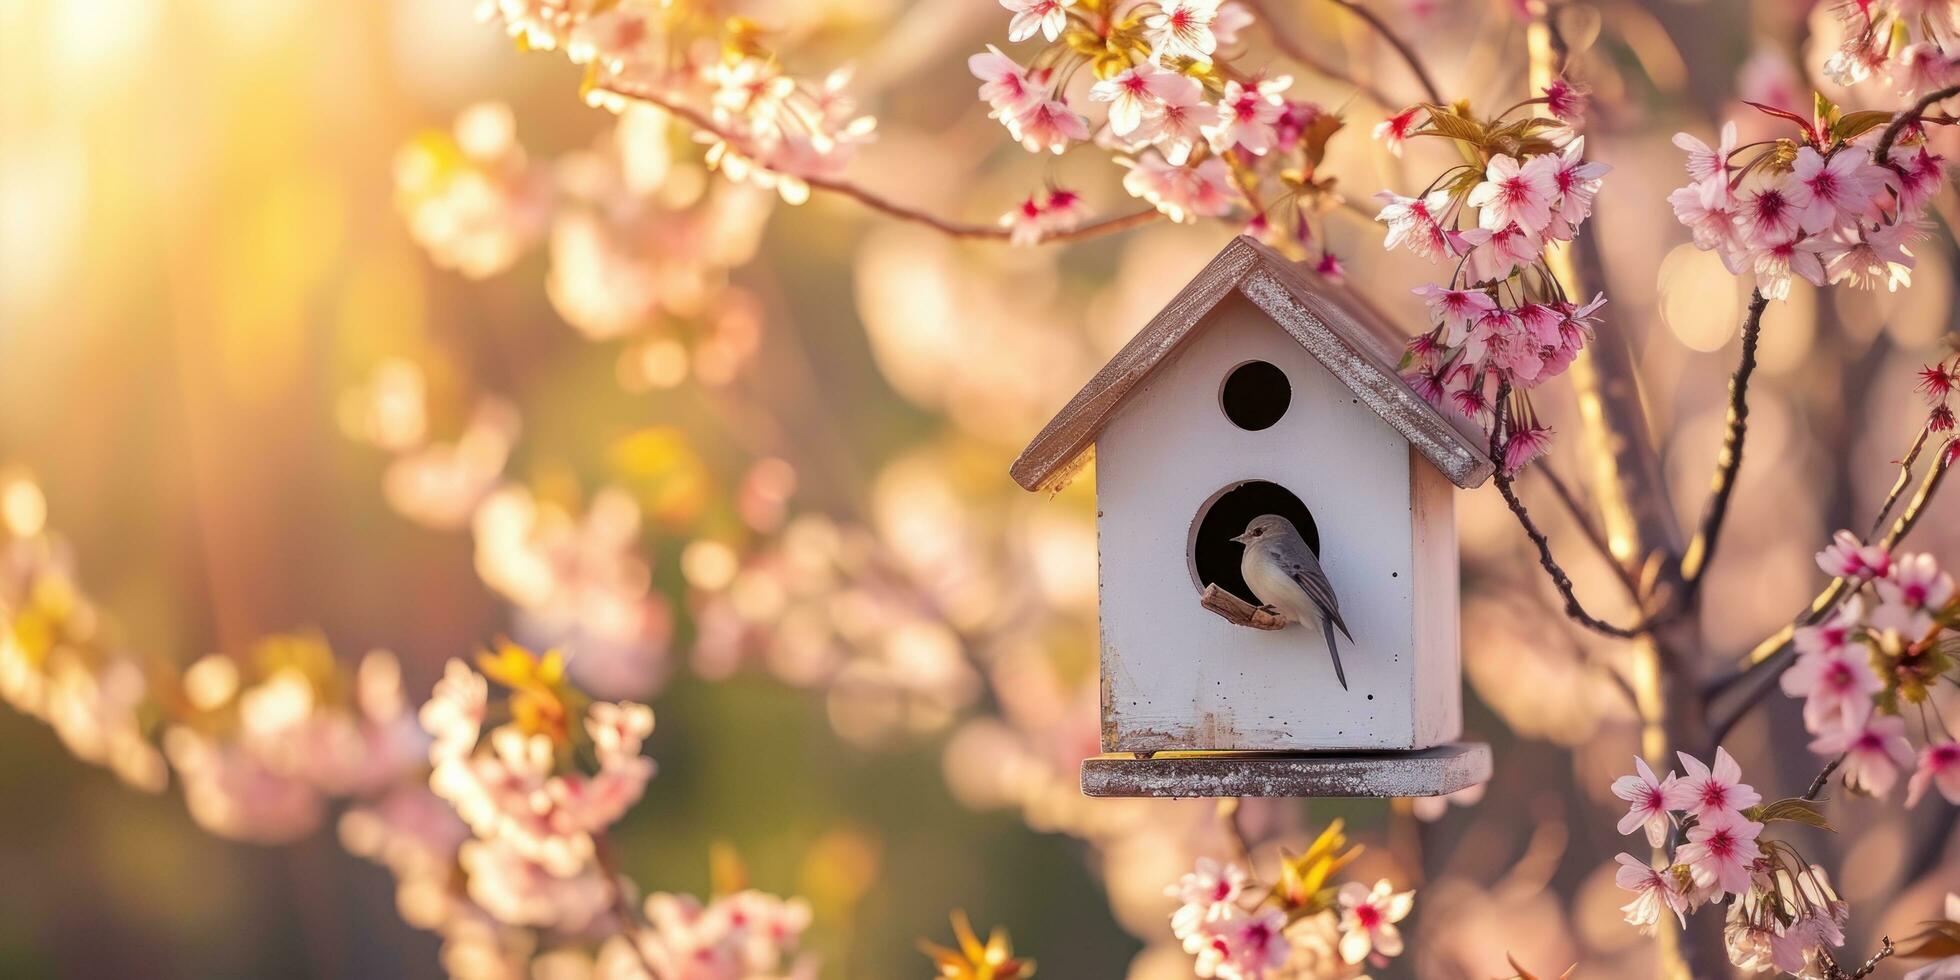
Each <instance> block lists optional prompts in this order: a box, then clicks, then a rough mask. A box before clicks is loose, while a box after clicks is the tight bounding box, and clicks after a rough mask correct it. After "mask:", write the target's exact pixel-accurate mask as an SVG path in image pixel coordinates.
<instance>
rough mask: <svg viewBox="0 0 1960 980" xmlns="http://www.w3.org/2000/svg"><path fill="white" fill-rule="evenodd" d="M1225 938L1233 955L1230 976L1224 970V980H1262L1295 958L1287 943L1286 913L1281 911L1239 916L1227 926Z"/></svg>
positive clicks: (1229, 962) (1274, 910) (1222, 973)
mask: <svg viewBox="0 0 1960 980" xmlns="http://www.w3.org/2000/svg"><path fill="white" fill-rule="evenodd" d="M1223 936H1224V939H1225V943H1226V945H1227V946H1229V947H1230V948H1231V951H1232V952H1231V958H1230V960H1229V961H1228V965H1229V972H1228V971H1226V970H1220V971H1219V973H1218V975H1219V976H1221V977H1230V978H1233V980H1260V978H1262V977H1264V976H1265V975H1266V972H1267V971H1268V970H1277V969H1279V968H1280V967H1281V966H1284V965H1285V964H1286V960H1287V958H1288V957H1290V956H1292V955H1293V944H1292V943H1289V942H1287V940H1286V913H1285V912H1282V911H1280V910H1279V909H1267V910H1265V911H1264V912H1255V913H1253V914H1251V915H1241V916H1238V917H1237V918H1235V919H1233V920H1231V921H1230V922H1228V923H1226V926H1225V929H1224V930H1223Z"/></svg>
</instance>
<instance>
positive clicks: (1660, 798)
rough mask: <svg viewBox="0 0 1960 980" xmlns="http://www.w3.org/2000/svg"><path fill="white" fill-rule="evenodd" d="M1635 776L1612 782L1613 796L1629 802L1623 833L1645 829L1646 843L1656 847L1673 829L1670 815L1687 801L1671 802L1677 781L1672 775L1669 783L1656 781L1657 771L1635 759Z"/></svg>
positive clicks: (1644, 761)
mask: <svg viewBox="0 0 1960 980" xmlns="http://www.w3.org/2000/svg"><path fill="white" fill-rule="evenodd" d="M1633 768H1634V775H1631V776H1621V777H1620V778H1618V779H1616V780H1614V781H1613V795H1614V796H1617V797H1619V798H1620V799H1623V800H1625V801H1627V813H1626V816H1624V817H1621V818H1620V833H1622V834H1631V833H1633V832H1634V831H1635V830H1639V829H1641V828H1643V827H1644V828H1646V830H1647V843H1649V844H1652V845H1653V846H1655V847H1659V846H1661V844H1662V842H1664V841H1666V840H1667V832H1668V829H1669V828H1670V827H1672V826H1673V819H1672V818H1671V817H1669V816H1668V811H1669V810H1673V809H1677V806H1678V804H1680V803H1683V802H1685V801H1682V800H1679V799H1676V800H1674V801H1672V802H1670V799H1669V797H1670V795H1674V796H1679V795H1680V794H1675V793H1674V787H1675V784H1676V783H1677V782H1678V779H1677V778H1676V777H1675V775H1674V773H1672V772H1669V773H1668V774H1667V778H1666V779H1655V778H1654V770H1653V769H1651V768H1649V767H1648V766H1647V760H1645V759H1642V758H1640V757H1639V756H1635V757H1634V760H1633Z"/></svg>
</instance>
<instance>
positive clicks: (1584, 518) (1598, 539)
mask: <svg viewBox="0 0 1960 980" xmlns="http://www.w3.org/2000/svg"><path fill="white" fill-rule="evenodd" d="M1537 469H1538V474H1539V475H1540V476H1543V477H1544V478H1545V482H1546V483H1548V484H1550V485H1551V488H1552V495H1553V496H1555V497H1557V498H1558V502H1559V503H1560V504H1562V505H1564V506H1565V510H1566V512H1567V513H1568V514H1571V515H1572V522H1573V523H1574V524H1577V525H1578V526H1579V533H1580V534H1582V535H1585V538H1586V543H1587V544H1590V545H1592V546H1593V550H1594V551H1597V552H1599V557H1600V560H1601V561H1604V562H1605V563H1606V567H1608V568H1611V569H1612V570H1613V577H1614V578H1617V579H1619V580H1620V584H1621V585H1622V586H1624V587H1625V588H1626V590H1627V595H1629V596H1632V597H1633V599H1634V601H1636V602H1638V601H1639V600H1640V582H1639V581H1638V580H1637V579H1635V578H1634V577H1633V573H1632V572H1631V571H1628V570H1627V567H1626V566H1625V565H1622V564H1620V561H1619V559H1617V558H1614V557H1613V547H1612V546H1611V545H1609V544H1607V543H1606V535H1605V534H1604V533H1603V532H1601V531H1600V529H1599V526H1598V525H1596V524H1594V523H1593V520H1592V515H1590V514H1588V513H1586V508H1585V505H1583V504H1581V503H1580V502H1579V495H1578V494H1576V493H1574V492H1573V491H1572V487H1571V485H1570V484H1567V483H1566V482H1565V479H1564V478H1563V477H1560V476H1559V475H1558V471H1556V470H1554V469H1552V468H1551V466H1549V465H1546V464H1544V463H1543V462H1541V463H1540V465H1539V466H1538V468H1537Z"/></svg>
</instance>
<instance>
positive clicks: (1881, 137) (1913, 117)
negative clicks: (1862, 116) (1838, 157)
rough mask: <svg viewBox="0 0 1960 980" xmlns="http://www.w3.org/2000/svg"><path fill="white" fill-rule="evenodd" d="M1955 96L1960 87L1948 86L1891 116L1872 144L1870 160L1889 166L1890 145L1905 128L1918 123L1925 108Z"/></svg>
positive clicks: (1890, 163) (1926, 95) (1930, 93)
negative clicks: (1876, 140) (1890, 120)
mask: <svg viewBox="0 0 1960 980" xmlns="http://www.w3.org/2000/svg"><path fill="white" fill-rule="evenodd" d="M1956 95H1960V85H1949V86H1947V87H1946V88H1943V89H1940V90H1939V91H1937V92H1928V93H1926V94H1925V95H1922V96H1920V97H1919V101H1917V102H1914V103H1913V104H1912V108H1910V109H1907V110H1905V111H1904V112H1901V113H1899V114H1898V115H1896V116H1893V117H1892V122H1891V123H1889V124H1887V125H1886V127H1885V131H1884V132H1882V133H1880V134H1878V142H1877V143H1874V144H1872V159H1873V160H1875V161H1877V162H1878V163H1881V164H1884V165H1885V166H1888V167H1889V166H1891V165H1892V162H1891V161H1890V160H1887V159H1886V157H1888V156H1890V155H1891V153H1892V144H1893V143H1896V142H1898V140H1899V134H1901V133H1904V132H1905V130H1906V127H1907V126H1910V125H1912V124H1913V123H1916V122H1918V121H1919V119H1920V117H1921V116H1923V115H1925V113H1926V109H1927V107H1929V106H1931V105H1932V104H1933V103H1935V102H1944V101H1946V100H1947V99H1950V98H1953V97H1954V96H1956Z"/></svg>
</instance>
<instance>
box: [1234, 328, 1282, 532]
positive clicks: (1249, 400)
mask: <svg viewBox="0 0 1960 980" xmlns="http://www.w3.org/2000/svg"><path fill="white" fill-rule="evenodd" d="M1291 404H1293V385H1292V384H1291V383H1290V382H1288V381H1287V380H1286V372H1285V371H1282V370H1280V369H1279V365H1277V364H1273V363H1272V362H1270V361H1247V362H1245V363H1244V364H1241V365H1239V366H1238V367H1235V368H1233V369H1232V373H1230V374H1228V375H1226V376H1225V384H1224V386H1223V387H1221V388H1219V389H1218V407H1220V408H1222V409H1224V410H1225V417H1226V418H1228V419H1231V420H1232V424H1233V425H1236V426H1238V427H1239V428H1241V429H1246V430H1248V431H1252V432H1257V431H1259V430H1260V429H1266V428H1271V427H1272V425H1273V423H1275V422H1278V421H1279V420H1280V417H1281V416H1283V415H1285V414H1286V408H1287V406H1288V405H1291ZM1254 516H1257V515H1254Z"/></svg>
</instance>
